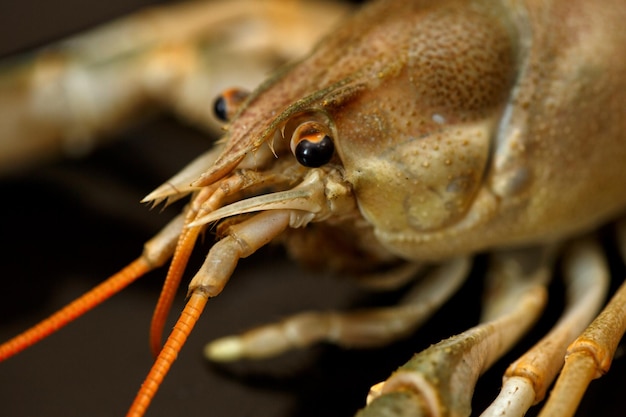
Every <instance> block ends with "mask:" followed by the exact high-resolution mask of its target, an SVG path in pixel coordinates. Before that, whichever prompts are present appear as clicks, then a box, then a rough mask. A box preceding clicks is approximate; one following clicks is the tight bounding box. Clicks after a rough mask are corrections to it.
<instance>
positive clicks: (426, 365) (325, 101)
mask: <svg viewBox="0 0 626 417" xmlns="http://www.w3.org/2000/svg"><path fill="white" fill-rule="evenodd" d="M625 17H626V7H625V6H624V5H622V4H621V2H620V1H618V0H613V1H610V0H606V1H604V2H602V5H601V6H600V5H599V4H598V3H593V4H592V3H589V2H583V1H574V2H572V1H570V2H532V1H526V2H522V1H519V2H518V1H501V2H492V1H486V0H483V1H480V0H476V1H458V0H450V1H444V2H432V1H411V2H401V1H375V2H372V3H371V4H368V5H367V6H365V7H364V8H363V9H362V10H361V11H360V12H359V13H357V14H355V15H354V16H353V17H352V18H351V19H349V20H346V21H345V22H344V23H343V24H341V25H340V26H338V27H337V28H336V30H335V31H334V32H332V33H331V34H330V35H327V36H326V37H325V38H324V39H323V41H322V42H321V43H320V44H318V46H317V47H315V48H314V49H313V51H312V52H311V54H310V55H309V56H308V57H307V58H305V59H303V60H302V61H299V62H297V63H295V64H291V65H289V66H287V67H285V68H283V69H282V70H280V71H279V72H278V74H277V75H275V76H274V77H272V78H270V79H269V80H268V81H266V82H265V83H263V84H262V85H261V86H260V87H259V88H258V89H257V90H255V91H254V92H253V93H252V94H250V95H249V96H246V97H245V98H243V101H242V102H240V99H241V96H240V95H239V94H238V93H237V92H235V94H232V93H231V94H228V95H225V96H224V97H223V98H224V100H225V103H223V104H224V106H223V109H224V111H223V112H222V116H223V117H224V118H227V119H229V123H228V125H227V128H226V129H227V133H226V134H225V136H224V138H223V140H222V141H221V142H220V144H219V145H218V146H217V147H216V148H214V149H213V150H211V151H209V152H208V153H207V154H205V155H202V156H200V157H199V158H198V159H197V160H196V161H194V162H192V163H191V164H190V165H189V166H188V167H187V168H186V169H185V170H183V171H182V172H181V173H180V174H178V175H177V176H175V177H174V178H172V179H171V180H170V181H168V182H166V183H165V184H164V185H162V186H161V187H159V188H157V189H156V190H155V191H154V192H152V193H151V194H150V195H148V197H146V199H145V201H147V202H157V203H158V202H161V201H164V200H168V201H173V200H177V199H180V198H182V197H184V196H186V195H189V194H190V195H191V202H190V203H189V205H188V206H187V207H186V208H185V209H184V213H183V214H182V215H181V216H180V217H179V218H178V219H177V220H175V221H173V222H172V223H171V224H170V226H168V227H166V228H165V229H164V231H163V232H161V233H160V234H159V235H157V237H155V238H154V239H153V240H151V241H150V242H149V243H148V244H147V245H146V249H145V251H144V254H143V255H142V256H141V257H140V258H139V259H138V260H137V261H135V262H133V263H132V264H130V265H129V266H128V267H127V268H126V269H124V270H123V271H122V272H120V273H119V274H117V275H116V276H114V277H113V278H111V280H109V281H107V283H105V284H102V286H100V287H99V289H96V290H95V292H93V293H92V295H90V296H88V297H87V298H84V299H81V301H79V302H78V303H76V304H72V305H70V306H69V307H68V308H67V309H66V310H63V311H62V312H61V313H60V314H59V315H57V316H53V318H52V319H51V320H52V321H49V322H44V324H43V325H42V326H41V327H36V328H34V330H33V331H31V332H30V333H25V335H24V336H20V337H18V338H16V339H15V341H9V342H8V343H7V344H5V345H3V346H2V347H0V357H6V356H10V355H11V354H13V353H15V352H17V351H18V350H20V349H22V348H24V347H26V346H28V345H30V344H31V343H33V342H34V341H36V340H38V339H39V338H41V337H43V336H45V335H46V334H47V333H49V332H50V331H51V329H53V328H56V327H58V326H59V325H60V324H63V323H65V322H66V321H67V320H68V317H67V316H68V315H69V316H74V315H75V314H76V313H77V311H83V310H85V309H87V308H90V307H91V306H92V304H94V303H96V302H100V301H101V300H102V299H103V298H104V295H103V294H101V292H106V293H109V292H113V291H117V290H119V288H120V287H122V286H124V285H126V284H127V283H128V282H130V281H131V280H133V279H135V278H137V277H138V276H140V275H142V274H143V273H145V272H146V271H148V270H150V269H152V268H154V267H156V266H158V265H160V264H162V263H164V262H165V261H166V259H167V258H169V256H170V255H173V260H172V263H171V266H170V271H169V273H168V280H167V283H166V285H165V287H164V290H163V293H162V296H161V299H160V300H159V305H158V306H157V309H156V311H155V315H154V318H153V327H152V337H151V346H152V349H153V352H154V353H155V354H158V358H157V361H156V363H155V365H154V367H153V369H152V371H151V373H150V374H149V376H148V378H147V379H146V382H145V383H144V385H143V386H142V389H141V391H140V393H139V394H138V396H137V398H136V401H135V403H134V404H133V406H132V408H131V411H130V412H129V414H130V415H142V414H143V413H144V411H145V409H146V407H147V406H148V404H149V403H150V401H151V399H152V396H153V395H154V393H155V392H156V389H157V388H158V386H159V384H160V383H161V380H162V379H163V377H164V375H165V374H166V373H167V370H168V369H169V367H170V365H171V364H172V362H173V361H174V359H175V357H176V355H177V353H178V351H179V350H180V348H181V346H182V344H183V343H184V342H185V340H186V338H187V336H188V335H189V333H190V332H191V328H192V327H193V325H194V324H195V322H196V320H197V318H198V316H199V315H200V313H201V311H202V309H203V308H204V306H205V304H206V302H207V300H208V298H209V297H213V296H216V295H217V294H219V293H220V292H221V291H222V289H223V288H224V286H225V284H226V282H227V281H228V279H229V278H230V276H231V274H232V273H233V271H234V269H235V267H236V264H237V262H238V261H239V259H240V258H244V257H247V256H250V255H252V254H253V253H254V252H255V251H257V250H258V249H259V248H260V247H262V246H264V245H266V244H267V243H269V242H270V241H276V240H278V241H281V242H283V243H284V244H285V247H286V248H287V250H288V252H290V253H291V254H292V255H293V256H295V257H296V258H298V259H300V260H301V261H303V262H305V263H309V264H315V263H322V264H324V265H327V266H329V267H331V268H333V269H335V270H337V271H340V272H345V271H350V272H351V273H354V274H356V275H357V277H360V278H361V280H362V281H363V282H364V283H365V284H366V285H370V286H378V287H396V286H400V285H402V284H405V283H407V282H408V281H409V280H410V278H412V277H413V276H414V275H415V274H417V271H418V270H419V269H421V266H422V265H424V264H426V263H428V264H432V263H437V264H439V266H438V267H437V268H434V269H432V270H430V271H429V272H427V273H426V275H425V277H423V278H422V279H421V280H419V281H418V283H417V284H416V287H415V288H414V289H412V290H411V291H410V292H409V294H408V295H407V297H406V298H405V299H403V301H401V303H400V304H398V305H397V306H392V307H388V308H379V309H373V310H366V311H362V312H358V313H346V314H338V313H305V314H301V315H296V316H293V317H291V318H288V319H286V320H284V321H282V322H280V323H278V324H275V325H269V326H265V327H261V328H258V329H255V330H252V331H250V332H248V333H245V334H243V335H240V336H235V337H228V338H224V339H220V340H217V341H215V342H213V343H212V344H210V345H209V346H208V347H207V355H208V356H209V357H210V358H211V359H213V360H216V361H229V360H237V359H241V358H258V357H265V356H272V355H275V354H277V353H280V352H283V351H285V350H288V349H291V348H294V347H302V346H307V345H310V344H312V343H313V342H316V341H320V340H327V341H331V342H334V343H337V344H340V345H345V346H350V347H358V346H364V347H367V346H376V345H380V344H385V343H389V342H391V341H393V340H396V339H398V338H401V337H404V336H406V335H407V334H410V333H411V332H413V331H414V330H415V328H416V327H417V326H418V325H419V324H420V323H421V322H422V321H423V320H424V318H425V317H426V316H427V315H428V314H430V313H431V312H432V311H433V310H434V309H435V308H436V307H437V306H439V305H440V304H441V303H443V302H444V301H445V300H446V299H447V298H448V297H450V295H451V294H452V293H453V292H454V291H455V290H456V289H457V288H458V286H459V285H460V283H461V281H462V279H463V278H464V277H465V276H466V274H467V270H468V268H469V262H468V259H467V258H468V257H469V256H471V255H473V254H475V253H477V252H481V251H493V252H494V253H495V254H494V256H493V262H492V266H491V268H490V271H489V273H488V275H489V280H488V284H487V287H488V291H487V296H486V299H485V305H484V312H483V315H482V317H481V324H479V325H477V326H476V327H473V328H472V329H470V330H468V331H466V332H463V333H461V334H459V335H458V336H455V337H453V338H451V339H447V340H445V341H443V342H441V343H439V344H437V345H434V346H432V347H431V348H429V349H427V350H425V351H424V352H422V353H421V354H418V355H416V356H415V357H414V358H413V359H412V360H411V361H409V362H408V363H407V364H406V365H405V366H403V367H402V368H401V369H400V370H398V371H397V372H396V373H394V374H393V375H392V376H391V377H390V378H389V379H388V380H387V381H385V382H384V383H381V384H378V385H376V386H375V387H373V389H372V391H371V393H370V398H369V400H368V402H369V405H368V407H366V408H365V409H364V410H363V411H361V412H360V415H362V416H374V415H452V416H460V415H469V413H470V401H471V396H472V392H473V387H474V385H475V383H476V380H477V379H478V377H479V375H480V374H481V373H482V372H484V371H485V370H486V369H487V368H488V367H489V366H490V365H491V364H492V363H493V362H494V361H496V360H497V359H498V358H499V357H500V356H501V355H502V354H503V353H504V352H506V351H507V350H508V349H509V348H510V347H511V346H512V345H513V344H515V343H516V342H517V341H518V340H519V338H520V337H521V336H522V335H523V334H524V333H525V332H526V331H527V330H528V329H529V328H530V326H531V325H532V324H533V323H534V321H535V320H536V319H537V317H538V316H539V315H540V314H541V311H542V308H543V306H544V304H545V301H546V292H547V290H546V285H547V282H548V278H547V275H548V271H549V270H550V268H551V266H552V265H553V264H554V261H555V259H556V257H557V255H559V254H560V253H561V252H563V253H565V254H566V255H567V256H566V258H567V259H569V260H567V261H565V265H566V273H565V276H566V279H567V280H568V295H567V298H568V307H567V308H566V310H565V311H564V314H563V317H562V319H561V320H560V321H559V322H558V323H557V324H555V326H554V329H553V331H551V332H550V333H549V334H548V335H546V338H545V339H543V340H542V341H541V342H539V343H538V344H537V346H536V348H534V349H533V350H531V351H530V352H529V353H528V354H527V355H525V356H524V357H522V358H520V359H519V360H518V361H516V362H515V363H514V364H513V365H511V367H510V368H509V370H508V371H507V374H506V376H505V384H504V388H503V391H502V394H501V396H500V397H498V399H496V400H495V401H494V403H493V404H492V406H491V407H489V408H488V409H487V410H486V411H485V414H486V415H500V413H502V412H503V410H504V411H506V413H507V415H523V414H524V413H525V412H526V410H527V409H528V408H529V407H530V406H531V405H532V404H534V403H536V402H539V401H541V400H543V398H544V396H545V395H546V393H547V390H548V387H549V385H550V384H551V381H552V380H554V379H555V378H556V376H557V374H558V373H559V371H560V368H561V364H562V359H563V357H564V356H565V355H566V354H567V360H566V363H565V367H564V368H563V370H562V371H560V377H559V380H558V382H557V384H556V386H555V389H554V391H553V394H552V395H551V397H550V399H549V400H548V402H547V404H546V406H545V408H544V410H543V413H545V415H558V416H565V415H572V414H573V413H574V412H575V409H576V407H577V404H578V401H579V400H580V398H581V397H582V395H583V392H584V390H585V388H586V386H587V384H588V383H589V381H590V380H591V379H592V378H595V377H597V376H599V375H601V374H602V373H604V372H606V371H607V370H608V367H609V365H610V361H611V358H612V356H613V353H614V351H615V348H616V346H617V343H618V341H619V339H620V338H621V336H622V334H623V333H624V328H625V326H626V314H625V313H624V311H623V310H624V307H623V306H624V305H625V302H626V301H625V297H626V295H625V294H624V292H625V291H626V290H624V289H622V290H621V291H618V292H617V293H616V295H615V298H614V299H613V301H612V302H610V303H609V304H608V306H607V307H606V309H605V310H604V312H603V313H601V314H600V315H599V316H598V319H597V320H596V321H594V323H593V324H592V325H591V326H590V327H588V328H587V330H585V327H587V324H588V323H589V322H590V321H591V320H592V319H593V318H594V317H595V316H596V315H597V311H598V310H599V309H600V307H601V305H602V302H603V297H604V294H605V291H606V286H607V282H606V281H607V273H606V267H605V266H604V261H603V259H602V256H601V254H600V253H599V250H598V249H597V247H596V244H595V243H594V242H593V241H592V240H590V239H579V240H576V241H575V242H574V243H571V244H563V245H561V244H562V243H564V242H566V241H568V240H570V239H571V238H574V237H576V236H579V235H583V234H585V233H587V232H589V231H592V230H594V229H595V228H597V227H598V226H599V225H601V224H603V223H605V222H607V221H609V220H612V219H615V218H617V217H618V216H619V215H620V214H621V212H622V211H623V210H624V207H625V206H626V193H624V192H623V184H622V181H621V180H622V179H624V178H625V177H626V169H625V168H624V165H623V160H624V158H625V157H626V147H625V146H624V140H625V137H624V132H625V131H626V118H624V112H625V109H626V89H625V87H626V75H625V74H626V59H625V58H624V57H623V56H622V54H621V53H620V52H621V51H622V50H623V49H624V48H625V47H626V34H624V32H623V31H622V30H621V28H620V24H621V22H622V21H624V18H625ZM268 190H270V191H268ZM216 221H220V222H219V223H218V224H217V227H216V230H217V233H218V235H219V236H220V239H219V240H218V242H217V243H216V244H215V245H214V246H213V247H212V249H211V250H210V252H209V254H208V256H207V258H206V261H205V263H204V265H203V266H202V267H201V268H200V270H199V271H198V273H197V274H196V275H195V276H194V278H193V279H192V281H191V283H190V288H189V301H188V302H187V305H186V307H185V309H184V310H183V313H182V315H181V318H180V319H179V321H178V322H177V324H176V326H175V327H174V330H173V332H172V333H171V335H170V336H169V338H168V339H167V341H166V343H165V345H164V346H163V347H161V331H162V328H163V325H164V320H165V315H166V314H167V311H168V310H169V306H170V305H171V302H172V297H173V289H175V288H176V287H177V285H178V282H179V281H180V278H181V275H182V271H183V269H184V267H185V265H186V263H187V259H188V258H189V256H190V252H191V250H192V248H193V247H194V244H195V242H196V240H197V238H198V236H199V235H200V234H201V233H202V232H203V231H204V230H205V229H206V228H207V227H208V226H209V225H214V224H215V222H216ZM618 230H619V231H620V232H619V233H620V239H621V242H622V246H624V245H626V243H624V240H626V237H625V236H624V228H623V226H621V228H620V229H618ZM92 299H93V300H92ZM581 333H582V336H581V337H580V338H578V339H576V337H577V336H578V335H579V334H581ZM568 346H569V347H568ZM393 413H395V414H393Z"/></svg>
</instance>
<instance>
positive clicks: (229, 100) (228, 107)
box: [213, 88, 250, 122]
mask: <svg viewBox="0 0 626 417" xmlns="http://www.w3.org/2000/svg"><path fill="white" fill-rule="evenodd" d="M248 95H250V93H249V92H248V91H246V90H244V89H241V88H230V89H228V90H225V91H224V92H222V94H220V95H219V96H217V98H216V99H215V101H214V102H213V114H215V117H217V118H218V119H219V120H221V121H222V122H228V121H230V120H231V119H232V118H233V116H234V115H235V113H237V110H238V109H239V106H240V105H241V103H243V102H244V100H245V99H246V98H247V97H248Z"/></svg>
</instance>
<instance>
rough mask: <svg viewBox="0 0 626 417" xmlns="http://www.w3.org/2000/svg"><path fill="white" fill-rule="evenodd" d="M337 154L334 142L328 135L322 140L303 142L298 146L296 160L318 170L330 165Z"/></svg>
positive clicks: (306, 140) (305, 140)
mask: <svg viewBox="0 0 626 417" xmlns="http://www.w3.org/2000/svg"><path fill="white" fill-rule="evenodd" d="M334 152H335V145H334V144H333V140H332V139H331V138H330V136H328V135H324V137H323V138H322V139H321V140H317V141H309V140H308V139H303V140H301V141H300V142H299V143H298V145H296V151H295V155H296V159H297V160H298V162H300V163H301V164H302V165H304V166H305V167H309V168H317V167H321V166H322V165H324V164H326V163H328V161H330V158H332V156H333V153H334Z"/></svg>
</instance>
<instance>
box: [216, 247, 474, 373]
mask: <svg viewBox="0 0 626 417" xmlns="http://www.w3.org/2000/svg"><path fill="white" fill-rule="evenodd" d="M469 265H470V263H469V261H468V260H467V259H465V258H461V259H456V260H453V261H451V262H449V263H447V264H445V265H443V266H441V267H439V268H438V269H436V270H435V271H433V272H432V273H431V274H429V275H428V276H426V277H424V278H423V279H422V280H420V282H419V283H418V284H416V285H415V287H414V288H413V289H412V290H411V291H410V293H409V294H407V296H406V297H405V298H404V300H403V301H402V302H401V303H400V305H398V306H393V307H384V308H376V309H369V310H363V311H358V312H349V313H338V312H307V313H301V314H297V315H295V316H292V317H289V318H287V319H285V320H283V321H282V322H280V323H275V324H270V325H266V326H262V327H258V328H255V329H253V330H250V331H248V332H246V333H244V334H241V335H238V336H230V337H225V338H223V339H218V340H215V341H213V342H212V343H210V344H208V345H207V347H206V348H205V355H206V356H207V357H208V358H209V359H211V360H214V361H231V360H239V359H243V358H252V359H260V358H264V357H269V356H274V355H278V354H280V353H283V352H285V351H287V350H290V349H294V348H302V347H305V346H309V345H311V344H313V343H316V342H320V341H328V342H331V343H335V344H338V345H341V346H348V347H371V346H379V345H384V344H388V343H390V342H392V341H394V340H397V339H399V338H401V337H404V336H406V335H407V334H410V333H411V332H412V331H413V330H415V328H416V327H418V326H419V325H420V324H421V323H422V322H423V321H424V320H426V319H427V318H428V317H430V315H431V314H432V313H433V312H434V311H436V310H437V308H438V307H439V306H441V304H443V303H444V302H445V301H446V300H447V299H448V298H449V297H450V296H451V295H452V294H453V293H454V292H455V291H456V290H457V289H458V288H459V286H460V285H461V283H462V282H463V280H464V278H465V277H466V276H467V273H468V270H469Z"/></svg>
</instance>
